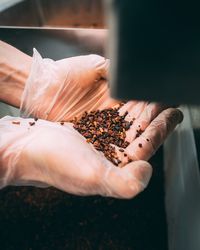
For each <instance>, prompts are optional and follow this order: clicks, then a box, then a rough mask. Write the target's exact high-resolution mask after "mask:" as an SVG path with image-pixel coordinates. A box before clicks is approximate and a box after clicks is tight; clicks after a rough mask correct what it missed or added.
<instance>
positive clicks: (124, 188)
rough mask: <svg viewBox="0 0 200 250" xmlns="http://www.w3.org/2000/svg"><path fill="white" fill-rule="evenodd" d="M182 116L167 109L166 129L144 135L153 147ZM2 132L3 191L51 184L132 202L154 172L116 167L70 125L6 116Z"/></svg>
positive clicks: (138, 166)
mask: <svg viewBox="0 0 200 250" xmlns="http://www.w3.org/2000/svg"><path fill="white" fill-rule="evenodd" d="M172 116H176V119H172ZM180 117H181V115H180V112H179V111H176V110H173V111H172V112H171V111H170V110H168V113H167V114H166V113H165V114H163V116H162V117H160V118H162V119H163V122H161V121H160V123H161V124H165V123H166V124H167V125H166V126H159V127H158V128H156V129H155V127H154V126H152V125H150V126H149V127H151V128H152V130H151V129H149V131H152V133H150V134H149V135H148V136H152V141H154V142H156V145H154V146H155V147H157V146H158V145H160V144H161V143H162V141H163V139H164V138H165V137H166V135H167V134H168V133H169V132H170V131H171V130H172V129H173V128H174V126H175V125H176V124H177V122H180V119H181V118H180ZM158 121H159V120H158ZM132 129H133V128H132ZM153 130H154V132H153ZM0 131H1V140H0V166H1V167H0V187H1V188H2V187H5V186H6V185H35V186H49V185H50V186H54V187H56V188H58V189H61V190H64V191H66V192H68V193H72V194H78V195H95V194H100V195H103V196H112V197H117V198H131V197H134V196H135V195H137V194H138V193H139V192H141V191H142V190H143V189H144V188H145V187H146V186H147V184H148V182H149V179H150V177H151V173H152V168H151V166H150V164H149V163H147V162H145V161H141V160H139V161H134V162H131V163H128V164H126V165H125V167H124V168H117V167H115V166H114V165H113V164H112V163H111V162H110V161H108V160H107V159H106V158H105V157H104V155H103V154H102V153H101V152H99V151H96V150H95V149H94V147H93V146H92V145H91V144H88V143H87V142H86V139H85V138H84V137H83V136H82V135H80V134H79V133H78V132H77V131H76V130H75V129H74V128H73V127H72V124H71V123H66V124H65V125H64V126H62V125H60V124H59V123H52V122H49V121H44V120H38V121H37V122H35V123H34V120H33V119H23V118H13V117H4V118H2V119H1V120H0ZM156 131H157V132H156ZM160 135H162V136H160ZM157 139H158V140H157ZM143 151H144V152H143V156H142V157H144V158H148V157H149V150H148V147H147V148H145V147H144V148H143ZM145 152H146V153H145ZM146 154H147V155H146Z"/></svg>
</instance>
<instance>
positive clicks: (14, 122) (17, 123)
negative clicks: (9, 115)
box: [12, 121, 20, 125]
mask: <svg viewBox="0 0 200 250" xmlns="http://www.w3.org/2000/svg"><path fill="white" fill-rule="evenodd" d="M12 124H15V125H20V121H13V122H12Z"/></svg>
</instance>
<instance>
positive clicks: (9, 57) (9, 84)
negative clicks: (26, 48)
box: [0, 41, 32, 107]
mask: <svg viewBox="0 0 200 250" xmlns="http://www.w3.org/2000/svg"><path fill="white" fill-rule="evenodd" d="M31 62H32V58H31V57H29V56H28V55H26V54H24V53H23V52H21V51H19V50H17V49H16V48H14V47H12V46H10V45H8V44H6V43H4V42H2V41H0V101H1V102H5V103H7V104H9V105H12V106H15V107H20V102H21V96H22V93H23V90H24V86H25V83H26V80H27V78H28V75H29V71H30V67H31Z"/></svg>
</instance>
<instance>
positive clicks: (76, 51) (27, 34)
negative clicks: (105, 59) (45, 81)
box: [0, 27, 107, 60]
mask: <svg viewBox="0 0 200 250" xmlns="http://www.w3.org/2000/svg"><path fill="white" fill-rule="evenodd" d="M106 32H107V31H106V30H101V29H47V28H32V29H30V28H17V27H0V39H1V40H3V41H5V42H7V43H9V44H11V45H13V46H14V47H16V48H18V49H19V50H21V51H23V52H25V53H27V54H28V55H32V53H33V48H36V49H37V50H38V51H39V52H40V53H41V55H42V56H43V57H48V58H51V59H54V60H58V59H63V58H66V57H71V56H79V55H85V54H91V53H93V54H99V55H104V46H105V38H106Z"/></svg>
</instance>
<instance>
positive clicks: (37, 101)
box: [21, 49, 118, 121]
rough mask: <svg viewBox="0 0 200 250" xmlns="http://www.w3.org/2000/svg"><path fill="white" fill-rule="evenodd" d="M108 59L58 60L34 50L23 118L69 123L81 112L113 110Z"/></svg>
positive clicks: (23, 101)
mask: <svg viewBox="0 0 200 250" xmlns="http://www.w3.org/2000/svg"><path fill="white" fill-rule="evenodd" d="M108 66H109V60H107V59H105V58H103V57H101V56H98V55H88V56H77V57H71V58H67V59H62V60H59V61H53V60H51V59H42V58H41V56H40V54H39V53H38V52H37V51H36V50H35V49H34V55H33V61H32V67H31V71H30V74H29V78H28V80H27V82H26V85H25V89H24V93H23V95H22V101H21V113H22V116H23V117H30V116H32V117H37V118H41V119H45V120H51V121H61V120H62V121H69V120H71V119H72V118H74V117H75V116H76V117H79V116H80V115H82V113H83V112H84V111H86V110H87V111H88V112H89V111H91V110H96V109H104V108H106V107H112V106H113V105H115V104H116V103H118V101H116V100H113V99H112V98H110V97H109V90H108V84H107V80H106V78H107V71H108Z"/></svg>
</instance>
